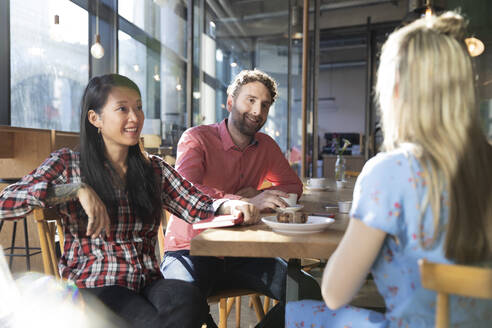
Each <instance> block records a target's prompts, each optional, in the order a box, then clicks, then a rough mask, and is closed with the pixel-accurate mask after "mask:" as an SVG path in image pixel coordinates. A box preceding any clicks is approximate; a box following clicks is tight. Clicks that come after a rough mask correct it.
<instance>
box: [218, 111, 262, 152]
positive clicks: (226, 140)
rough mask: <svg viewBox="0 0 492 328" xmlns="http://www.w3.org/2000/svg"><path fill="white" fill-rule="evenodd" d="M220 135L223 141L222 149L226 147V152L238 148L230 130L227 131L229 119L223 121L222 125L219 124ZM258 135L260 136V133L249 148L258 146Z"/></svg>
mask: <svg viewBox="0 0 492 328" xmlns="http://www.w3.org/2000/svg"><path fill="white" fill-rule="evenodd" d="M219 135H220V140H221V141H222V147H224V150H229V149H232V148H237V146H236V144H235V143H234V141H232V137H231V134H230V133H229V130H227V118H225V119H224V120H222V122H220V124H219ZM257 135H258V132H257V133H256V134H255V137H254V138H253V141H252V142H251V144H250V145H249V146H256V145H258V138H257ZM249 146H248V147H249Z"/></svg>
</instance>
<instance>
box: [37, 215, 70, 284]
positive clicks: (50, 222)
mask: <svg viewBox="0 0 492 328" xmlns="http://www.w3.org/2000/svg"><path fill="white" fill-rule="evenodd" d="M29 216H32V217H33V218H34V220H35V221H36V223H37V226H38V233H39V243H40V246H41V255H42V258H43V266H44V273H46V274H48V275H53V276H55V277H57V278H60V273H59V271H58V256H57V255H56V248H55V232H56V229H57V228H58V236H59V241H60V250H61V252H63V245H64V239H63V228H62V225H61V218H60V215H59V214H58V212H57V211H56V210H55V209H54V208H35V209H34V210H33V211H32V212H31V213H30V214H29ZM55 223H56V226H55Z"/></svg>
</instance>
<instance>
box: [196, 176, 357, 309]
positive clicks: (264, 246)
mask: <svg viewBox="0 0 492 328" xmlns="http://www.w3.org/2000/svg"><path fill="white" fill-rule="evenodd" d="M352 186H353V184H351V185H350V186H349V187H348V188H344V189H341V190H332V191H306V190H305V193H304V194H303V196H302V197H301V199H300V203H301V204H303V205H304V209H303V211H304V212H306V213H309V214H311V213H319V214H322V213H325V214H326V213H327V211H326V210H325V208H324V207H325V205H326V204H336V202H337V201H342V200H351V199H352V191H353V187H352ZM267 215H272V214H263V216H267ZM348 218H349V217H348V215H347V214H337V215H336V216H335V223H333V224H332V225H330V227H329V228H328V229H326V230H324V231H322V232H318V233H313V234H307V235H306V234H299V235H285V234H280V233H276V232H273V231H272V230H271V229H270V228H269V227H268V226H267V225H265V224H264V223H259V224H257V225H254V226H237V227H230V228H217V229H208V230H206V231H204V232H202V233H201V234H199V235H198V236H196V237H195V238H193V240H192V241H191V249H190V254H191V255H198V256H199V255H202V256H239V257H241V256H243V257H282V258H285V259H288V261H289V262H288V274H287V293H286V297H287V301H291V300H297V299H298V298H299V297H298V296H299V285H298V282H297V281H295V280H294V279H293V278H292V277H293V276H294V275H293V274H292V272H293V271H298V270H300V265H301V263H300V259H302V258H319V259H327V258H329V257H330V256H331V254H332V253H333V252H334V251H335V249H336V247H337V246H338V244H339V243H340V240H341V239H342V236H343V234H344V232H345V230H346V228H347V224H348Z"/></svg>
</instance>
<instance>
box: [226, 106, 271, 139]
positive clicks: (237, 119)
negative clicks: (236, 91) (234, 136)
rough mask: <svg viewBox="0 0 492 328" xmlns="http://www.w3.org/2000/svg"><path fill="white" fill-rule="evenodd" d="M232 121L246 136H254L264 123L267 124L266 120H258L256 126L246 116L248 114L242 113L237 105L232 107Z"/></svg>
mask: <svg viewBox="0 0 492 328" xmlns="http://www.w3.org/2000/svg"><path fill="white" fill-rule="evenodd" d="M232 112H233V114H232V119H233V121H232V123H233V124H234V126H235V127H236V129H237V130H238V131H239V132H241V134H243V135H245V136H248V137H254V136H255V134H256V132H258V131H259V130H260V129H261V128H262V127H263V125H264V124H265V122H261V121H260V122H258V123H257V124H256V125H255V126H254V124H253V122H250V121H249V120H248V119H247V118H246V116H247V114H246V113H244V114H242V115H241V114H240V113H239V112H238V110H237V108H236V107H235V105H233V107H232Z"/></svg>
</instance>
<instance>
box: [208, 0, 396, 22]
mask: <svg viewBox="0 0 492 328" xmlns="http://www.w3.org/2000/svg"><path fill="white" fill-rule="evenodd" d="M399 1H401V0H344V1H340V2H332V3H328V4H324V5H322V6H321V7H320V11H321V12H323V11H329V10H335V9H347V8H355V7H367V6H374V5H380V4H383V3H392V4H394V5H398V2H399ZM309 13H310V14H312V13H314V9H310V10H309ZM288 15H289V11H288V10H282V11H275V12H269V13H258V14H254V15H247V16H243V17H240V18H238V17H227V18H226V17H224V18H219V19H218V22H219V23H232V22H245V21H250V20H259V19H268V18H279V17H284V16H288Z"/></svg>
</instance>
